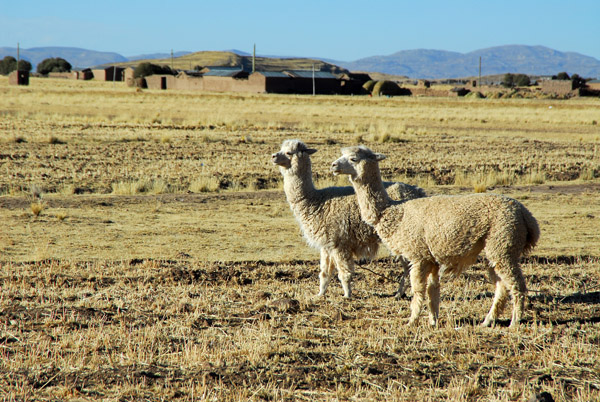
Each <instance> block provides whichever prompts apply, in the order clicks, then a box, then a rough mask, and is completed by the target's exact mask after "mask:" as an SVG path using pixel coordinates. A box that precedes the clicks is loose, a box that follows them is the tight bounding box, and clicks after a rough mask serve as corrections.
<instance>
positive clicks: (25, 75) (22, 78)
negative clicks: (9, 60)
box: [8, 70, 29, 85]
mask: <svg viewBox="0 0 600 402" xmlns="http://www.w3.org/2000/svg"><path fill="white" fill-rule="evenodd" d="M8 84H9V85H29V71H22V70H21V71H19V70H15V71H13V72H12V73H10V74H9V75H8Z"/></svg>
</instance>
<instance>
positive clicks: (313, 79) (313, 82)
mask: <svg viewBox="0 0 600 402" xmlns="http://www.w3.org/2000/svg"><path fill="white" fill-rule="evenodd" d="M312 84H313V96H315V92H316V91H315V64H314V63H313V72H312Z"/></svg>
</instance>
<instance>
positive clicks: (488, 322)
mask: <svg viewBox="0 0 600 402" xmlns="http://www.w3.org/2000/svg"><path fill="white" fill-rule="evenodd" d="M492 322H493V321H492V320H487V319H486V320H485V321H484V322H482V323H481V324H479V326H480V327H482V328H489V327H491V326H492Z"/></svg>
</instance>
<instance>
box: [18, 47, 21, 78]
mask: <svg viewBox="0 0 600 402" xmlns="http://www.w3.org/2000/svg"><path fill="white" fill-rule="evenodd" d="M19 61H21V46H20V44H19V42H17V71H19ZM17 74H18V73H17Z"/></svg>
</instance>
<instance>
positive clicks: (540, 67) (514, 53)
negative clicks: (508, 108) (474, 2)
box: [333, 45, 600, 79]
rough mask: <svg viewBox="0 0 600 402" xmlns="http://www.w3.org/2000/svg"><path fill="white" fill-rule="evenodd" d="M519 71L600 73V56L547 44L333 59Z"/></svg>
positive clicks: (400, 68)
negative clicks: (566, 50) (594, 56)
mask: <svg viewBox="0 0 600 402" xmlns="http://www.w3.org/2000/svg"><path fill="white" fill-rule="evenodd" d="M480 57H481V73H482V75H495V74H505V73H518V74H528V75H553V74H557V73H559V72H562V71H566V72H567V73H569V74H575V73H577V74H579V75H580V76H582V77H592V78H594V77H600V60H598V59H595V58H593V57H589V56H584V55H582V54H579V53H574V52H559V51H557V50H553V49H550V48H547V47H544V46H523V45H509V46H497V47H491V48H487V49H481V50H476V51H473V52H470V53H457V52H447V51H443V50H427V49H417V50H403V51H400V52H397V53H394V54H391V55H389V56H373V57H367V58H364V59H360V60H356V61H352V62H342V61H340V62H333V63H334V64H337V65H339V66H341V67H344V68H347V69H348V70H351V71H368V72H371V71H373V72H381V73H386V74H393V75H404V76H407V77H411V78H428V79H435V78H463V77H474V76H477V75H478V74H479V58H480Z"/></svg>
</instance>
